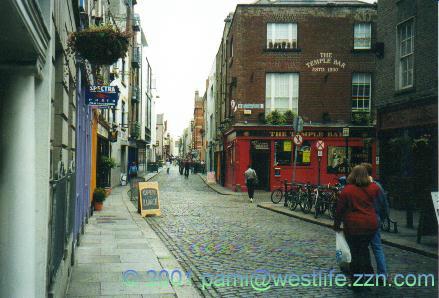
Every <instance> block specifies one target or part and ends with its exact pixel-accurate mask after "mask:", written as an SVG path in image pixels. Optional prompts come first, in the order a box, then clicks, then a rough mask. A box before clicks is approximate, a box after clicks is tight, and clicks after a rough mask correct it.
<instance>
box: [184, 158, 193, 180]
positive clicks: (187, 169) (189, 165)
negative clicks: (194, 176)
mask: <svg viewBox="0 0 439 298" xmlns="http://www.w3.org/2000/svg"><path fill="white" fill-rule="evenodd" d="M190 167H191V164H190V162H189V160H185V161H184V177H185V178H189V168H190Z"/></svg>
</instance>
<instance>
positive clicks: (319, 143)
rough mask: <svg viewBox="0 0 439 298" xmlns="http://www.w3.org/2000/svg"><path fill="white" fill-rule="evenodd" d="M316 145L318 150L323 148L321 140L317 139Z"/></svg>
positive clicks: (323, 144) (323, 143)
mask: <svg viewBox="0 0 439 298" xmlns="http://www.w3.org/2000/svg"><path fill="white" fill-rule="evenodd" d="M316 147H317V150H319V151H321V150H323V149H325V142H323V141H322V140H320V141H317V143H316Z"/></svg>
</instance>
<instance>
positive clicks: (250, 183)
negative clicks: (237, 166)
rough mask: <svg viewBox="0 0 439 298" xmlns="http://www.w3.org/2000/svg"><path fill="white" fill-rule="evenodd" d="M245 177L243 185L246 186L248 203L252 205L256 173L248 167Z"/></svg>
mask: <svg viewBox="0 0 439 298" xmlns="http://www.w3.org/2000/svg"><path fill="white" fill-rule="evenodd" d="M244 176H245V184H246V185H247V192H248V197H249V199H250V202H251V203H253V199H254V194H255V186H256V182H257V179H258V176H257V175H256V171H255V170H253V169H252V166H251V165H248V169H247V171H245V172H244Z"/></svg>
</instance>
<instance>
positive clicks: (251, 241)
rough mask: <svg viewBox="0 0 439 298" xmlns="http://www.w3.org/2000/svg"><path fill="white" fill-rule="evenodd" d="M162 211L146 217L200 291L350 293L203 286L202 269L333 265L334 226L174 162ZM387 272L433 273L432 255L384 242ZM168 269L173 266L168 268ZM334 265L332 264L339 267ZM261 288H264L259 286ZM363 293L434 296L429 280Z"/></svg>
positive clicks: (165, 178)
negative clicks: (216, 185) (206, 179)
mask: <svg viewBox="0 0 439 298" xmlns="http://www.w3.org/2000/svg"><path fill="white" fill-rule="evenodd" d="M154 180H156V181H158V182H159V183H160V199H161V210H162V216H161V217H156V218H154V217H150V218H147V219H146V220H147V222H148V223H149V224H150V225H151V226H152V228H153V229H154V230H155V231H156V232H157V233H158V235H159V236H160V237H161V238H162V240H163V241H164V242H165V243H166V245H167V246H168V248H169V249H170V250H171V252H172V253H173V254H174V255H175V256H176V258H177V260H178V261H179V262H180V264H181V265H182V266H183V268H184V269H185V270H187V271H191V272H192V273H191V274H192V279H193V282H194V283H195V285H196V286H197V287H198V288H201V289H202V288H203V283H202V279H203V276H204V281H205V282H204V289H203V293H204V294H205V295H206V296H221V297H236V296H240V297H250V296H270V297H287V296H288V297H302V296H306V297H335V296H337V297H350V296H352V295H353V293H352V291H351V290H349V289H347V288H337V287H331V286H327V287H312V286H310V287H297V288H296V287H291V286H289V285H288V283H287V284H286V285H285V286H284V287H282V286H280V285H278V286H275V285H274V283H273V281H272V282H271V284H270V286H268V287H267V288H269V289H268V290H266V291H257V290H255V288H257V286H255V285H254V284H253V287H252V284H251V283H250V284H249V285H248V286H244V287H240V286H221V283H219V284H218V283H216V282H215V283H216V284H217V285H218V286H215V287H214V286H213V284H214V283H213V281H212V286H209V283H208V282H207V283H206V281H209V280H208V279H206V278H205V276H207V275H215V274H224V275H227V274H247V273H252V272H255V271H256V270H259V272H262V271H261V270H263V271H264V272H265V271H268V272H270V273H271V274H275V275H277V274H287V273H295V274H298V275H299V274H312V273H313V272H314V271H317V270H324V271H326V272H328V271H329V270H331V269H333V268H334V269H337V265H336V263H335V237H334V233H333V231H332V230H330V229H328V228H325V227H321V226H317V225H314V224H312V223H307V222H304V221H301V220H298V219H295V218H291V217H287V216H284V215H280V214H277V213H273V212H270V211H267V210H264V209H261V208H257V207H256V203H258V202H259V201H260V200H258V198H257V197H256V200H255V202H254V203H253V204H251V203H249V201H248V200H247V198H246V197H244V196H221V195H219V194H217V193H215V192H213V191H212V190H210V189H209V188H208V187H207V186H206V185H205V184H204V183H203V181H202V180H201V179H200V177H199V176H197V175H190V176H189V179H185V178H184V176H180V175H179V174H178V169H177V168H175V167H174V168H172V169H171V173H170V175H167V174H166V173H161V174H160V175H159V176H157V177H156V178H155V179H154ZM384 249H385V253H386V256H387V261H388V267H389V271H390V272H391V274H392V276H393V275H394V274H397V273H401V274H409V273H412V274H415V275H417V274H421V273H426V274H429V273H434V275H435V282H436V280H437V260H435V259H432V258H428V257H424V256H421V255H418V254H414V253H411V252H407V251H404V250H400V249H397V248H394V247H389V246H385V247H384ZM167 269H168V270H169V271H172V270H173V268H167ZM337 272H339V271H338V269H337ZM259 288H266V287H265V286H262V287H259ZM367 295H368V296H371V295H372V296H375V295H379V296H381V297H382V296H385V297H414V296H417V297H437V285H436V286H435V287H434V288H432V287H410V288H409V287H402V288H398V287H386V288H374V289H372V291H371V292H367Z"/></svg>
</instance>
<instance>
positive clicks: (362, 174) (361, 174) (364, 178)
mask: <svg viewBox="0 0 439 298" xmlns="http://www.w3.org/2000/svg"><path fill="white" fill-rule="evenodd" d="M348 183H349V184H354V185H356V186H359V187H363V186H369V184H370V180H369V174H368V173H367V169H366V168H365V167H364V166H355V167H354V168H353V169H352V172H351V173H350V174H349V177H348Z"/></svg>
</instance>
